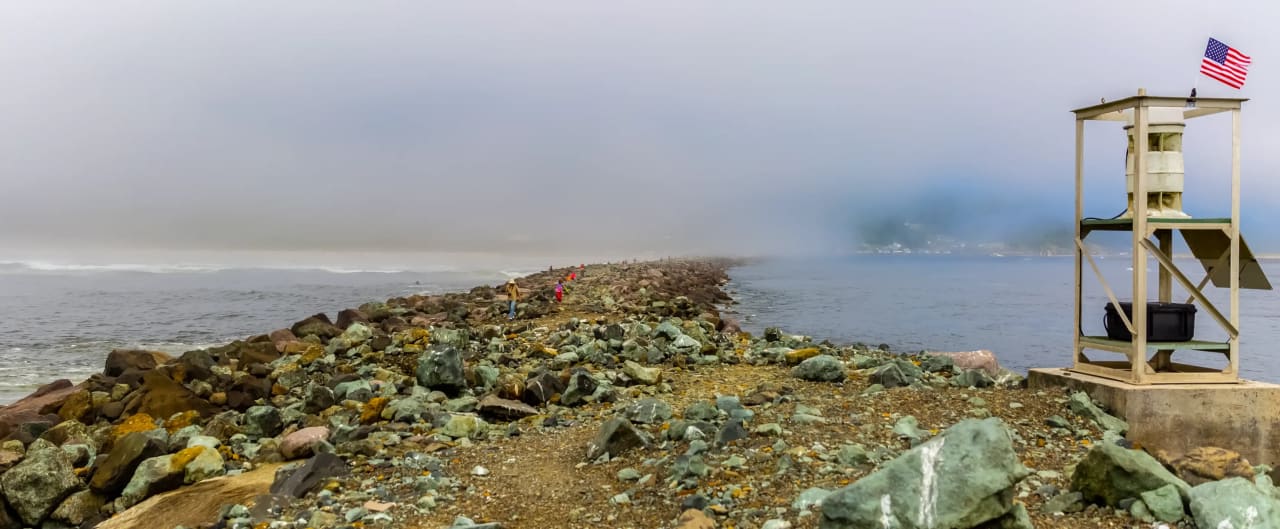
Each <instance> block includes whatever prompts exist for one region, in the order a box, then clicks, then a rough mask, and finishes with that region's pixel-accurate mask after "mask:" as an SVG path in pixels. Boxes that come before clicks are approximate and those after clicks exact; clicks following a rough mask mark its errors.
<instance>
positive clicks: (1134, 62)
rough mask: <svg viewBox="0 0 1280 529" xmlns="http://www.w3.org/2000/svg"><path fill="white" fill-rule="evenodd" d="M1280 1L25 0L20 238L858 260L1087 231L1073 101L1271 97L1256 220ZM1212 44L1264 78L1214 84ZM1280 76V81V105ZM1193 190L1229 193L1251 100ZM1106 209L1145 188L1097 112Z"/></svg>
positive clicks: (1092, 135) (104, 247) (13, 112)
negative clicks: (907, 246)
mask: <svg viewBox="0 0 1280 529" xmlns="http://www.w3.org/2000/svg"><path fill="white" fill-rule="evenodd" d="M1277 19H1280V5H1276V4H1274V3H1273V2H1265V1H1255V2H1223V3H1214V4H1206V3H1204V2H1181V1H1161V2H1139V1H1132V2H1091V1H1085V2H1028V1H1009V2H952V1H936V2H878V3H868V2H847V1H838V2H820V1H811V2H787V3H782V2H756V1H734V2H687V1H681V2H666V1H654V0H648V1H644V2H639V1H637V2H628V1H611V2H598V1H594V0H592V1H576V0H575V1H545V0H541V1H494V2H381V1H361V2H329V1H307V2H301V1H291V2H268V3H263V2H234V1H225V2H164V3H155V2H111V3H101V2H37V1H17V2H5V3H3V4H0V196H3V201H2V202H0V247H3V248H6V249H7V250H5V252H7V254H8V255H9V256H11V257H13V256H21V254H24V253H30V254H39V253H41V252H46V253H48V252H64V253H65V252H86V253H92V252H95V251H98V252H117V253H120V252H125V253H128V252H132V251H139V252H141V251H146V252H164V251H175V252H176V251H190V252H206V253H208V252H213V253H217V252H277V253H278V252H286V253H287V252H294V251H296V252H330V253H344V252H369V251H380V252H419V251H422V252H463V253H466V252H487V253H496V254H520V253H523V254H555V255H589V256H624V257H625V256H650V255H678V254H700V255H707V254H753V255H754V254H790V253H842V252H846V251H849V250H851V249H852V248H854V247H855V246H856V244H857V242H858V237H859V236H858V233H859V230H860V229H865V226H867V225H875V224H874V223H876V222H884V221H885V219H890V220H894V221H896V219H899V218H902V219H908V220H921V219H924V220H927V221H929V222H933V223H935V224H937V225H948V226H952V227H953V228H956V229H957V230H958V231H961V232H964V233H970V232H971V233H972V234H973V236H974V237H999V236H1003V235H1011V236H1012V235H1023V234H1025V232H1028V231H1031V232H1035V231H1038V230H1069V229H1070V223H1071V214H1072V206H1073V202H1072V201H1073V195H1072V193H1073V179H1072V177H1073V172H1072V171H1073V170H1072V161H1073V137H1074V124H1073V119H1072V115H1071V114H1070V112H1069V111H1070V110H1072V109H1074V108H1078V107H1082V106H1087V105H1091V104H1094V103H1097V102H1098V101H1099V99H1100V98H1107V99H1108V100H1114V99H1119V98H1121V97H1124V96H1127V95H1132V94H1134V93H1136V90H1137V89H1138V88H1139V87H1142V88H1145V89H1146V90H1147V92H1148V93H1150V94H1153V95H1155V94H1159V95H1166V94H1167V95H1174V96H1185V95H1186V94H1187V93H1188V92H1189V91H1190V89H1191V88H1192V87H1193V86H1196V87H1198V90H1199V94H1200V95H1201V96H1220V97H1252V98H1256V99H1255V100H1253V101H1250V102H1248V103H1246V106H1245V112H1244V117H1243V132H1244V135H1243V136H1244V139H1243V159H1242V165H1243V178H1244V191H1245V192H1244V197H1245V200H1244V203H1243V210H1244V212H1245V213H1244V215H1245V224H1244V233H1245V235H1246V237H1248V238H1250V239H1251V241H1253V244H1254V245H1255V246H1260V247H1262V249H1264V250H1266V249H1268V248H1270V249H1273V250H1276V249H1280V237H1278V236H1274V235H1272V234H1270V233H1268V232H1269V231H1270V230H1271V229H1270V226H1271V225H1274V224H1275V223H1276V221H1277V220H1280V218H1277V217H1278V216H1280V207H1277V206H1280V149H1277V148H1276V146H1277V145H1280V98H1277V97H1275V96H1274V95H1273V94H1280V87H1278V86H1277V84H1278V83H1280V73H1277V72H1278V71H1280V69H1278V68H1276V67H1274V66H1273V65H1274V64H1277V61H1276V59H1275V58H1278V57H1280V32H1276V31H1275V30H1274V29H1271V28H1269V27H1267V24H1264V23H1263V22H1262V21H1274V20H1277ZM1210 36H1213V37H1215V38H1217V39H1219V40H1221V41H1224V42H1226V43H1227V44H1229V45H1231V46H1234V47H1236V48H1239V49H1240V50H1241V51H1242V52H1244V53H1246V54H1249V55H1251V56H1252V57H1253V60H1254V63H1253V67H1252V69H1251V71H1250V74H1249V78H1248V82H1247V84H1246V86H1245V87H1244V89H1243V90H1239V91H1237V90H1232V89H1230V88H1228V87H1226V86H1224V85H1221V84H1218V83H1216V82H1215V81H1213V80H1211V79H1209V78H1207V77H1203V76H1200V75H1198V73H1197V72H1198V66H1199V61H1200V57H1201V56H1202V54H1203V51H1204V46H1205V42H1206V40H1207V38H1208V37H1210ZM1269 95H1270V96H1271V97H1268V96H1269ZM1192 125H1193V126H1192V127H1191V128H1189V129H1188V131H1187V137H1186V142H1185V146H1186V151H1187V177H1186V181H1187V183H1186V196H1185V198H1184V204H1185V206H1186V209H1187V210H1188V212H1189V213H1191V214H1192V215H1196V216H1225V215H1226V214H1227V213H1229V205H1230V204H1229V201H1228V199H1229V195H1228V193H1227V191H1228V189H1229V172H1228V169H1229V160H1230V157H1229V156H1230V136H1229V132H1230V121H1229V118H1228V117H1225V116H1215V117H1210V118H1204V119H1202V120H1198V121H1196V122H1193V124H1192ZM1087 134H1088V136H1087V137H1088V138H1089V145H1088V153H1087V154H1086V161H1087V169H1088V182H1087V184H1086V194H1087V200H1086V213H1087V214H1090V215H1094V216H1111V215H1114V214H1115V213H1118V212H1119V211H1120V210H1123V209H1124V198H1123V197H1124V195H1123V192H1124V191H1123V186H1124V180H1123V172H1122V171H1123V157H1124V154H1123V152H1124V139H1123V138H1124V133H1123V131H1122V129H1120V128H1119V126H1117V125H1116V124H1113V123H1098V124H1091V125H1090V127H1089V129H1088V133H1087Z"/></svg>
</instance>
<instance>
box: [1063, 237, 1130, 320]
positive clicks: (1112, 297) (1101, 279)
mask: <svg viewBox="0 0 1280 529" xmlns="http://www.w3.org/2000/svg"><path fill="white" fill-rule="evenodd" d="M1076 247H1078V248H1080V253H1081V254H1084V257H1085V258H1086V259H1088V260H1089V266H1090V267H1092V268H1093V274H1094V275H1096V276H1098V283H1101V284H1102V290H1104V291H1106V293H1107V299H1110V300H1111V306H1113V307H1115V308H1116V313H1117V314H1119V315H1120V321H1123V322H1124V326H1125V327H1127V328H1128V329H1129V334H1132V335H1134V336H1137V335H1138V331H1135V330H1134V328H1133V322H1130V321H1129V317H1128V316H1126V315H1125V314H1124V311H1123V310H1120V300H1119V299H1118V298H1116V293H1115V292H1112V291H1111V285H1108V284H1107V280H1106V278H1104V277H1102V270H1101V269H1099V268H1098V263H1097V262H1096V261H1094V260H1093V255H1092V254H1090V253H1089V250H1087V249H1085V247H1084V241H1081V240H1080V239H1079V238H1076ZM1076 332H1080V330H1079V329H1076Z"/></svg>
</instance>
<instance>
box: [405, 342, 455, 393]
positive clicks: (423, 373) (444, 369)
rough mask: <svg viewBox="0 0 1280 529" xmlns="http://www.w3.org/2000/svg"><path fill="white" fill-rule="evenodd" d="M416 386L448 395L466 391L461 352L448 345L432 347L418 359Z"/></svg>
mask: <svg viewBox="0 0 1280 529" xmlns="http://www.w3.org/2000/svg"><path fill="white" fill-rule="evenodd" d="M415 374H416V375H417V378H418V385H419V386H422V387H425V388H430V389H436V390H440V391H443V392H445V393H448V394H450V395H456V394H457V393H458V392H460V391H462V390H464V389H466V387H467V380H466V375H465V373H464V372H463V369H462V352H461V351H459V350H458V348H456V347H453V346H449V345H433V346H431V348H429V349H427V350H426V351H424V352H423V353H422V354H421V355H420V356H419V357H418V369H417V371H416V372H415Z"/></svg>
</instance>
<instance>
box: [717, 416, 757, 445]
mask: <svg viewBox="0 0 1280 529" xmlns="http://www.w3.org/2000/svg"><path fill="white" fill-rule="evenodd" d="M749 435H751V434H750V432H747V428H746V427H745V426H743V425H742V419H729V420H727V421H725V422H724V425H722V426H720V430H719V431H717V432H716V445H717V446H724V445H727V444H729V443H732V442H734V441H737V440H739V439H746V438H747V436H749Z"/></svg>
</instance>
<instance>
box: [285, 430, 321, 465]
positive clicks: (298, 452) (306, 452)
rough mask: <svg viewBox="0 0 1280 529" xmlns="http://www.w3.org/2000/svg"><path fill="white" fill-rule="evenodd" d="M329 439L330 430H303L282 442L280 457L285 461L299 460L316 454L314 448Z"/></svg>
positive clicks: (286, 437) (288, 436) (287, 436)
mask: <svg viewBox="0 0 1280 529" xmlns="http://www.w3.org/2000/svg"><path fill="white" fill-rule="evenodd" d="M328 439H329V428H327V427H324V426H311V427H308V428H303V429H301V430H298V431H296V432H293V433H291V434H289V435H286V436H285V437H284V439H283V440H281V441H280V455H282V456H284V458H285V459H299V458H303V457H308V456H310V455H312V454H313V453H314V448H313V447H314V446H315V445H316V444H318V443H322V442H325V441H327V440H328Z"/></svg>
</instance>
